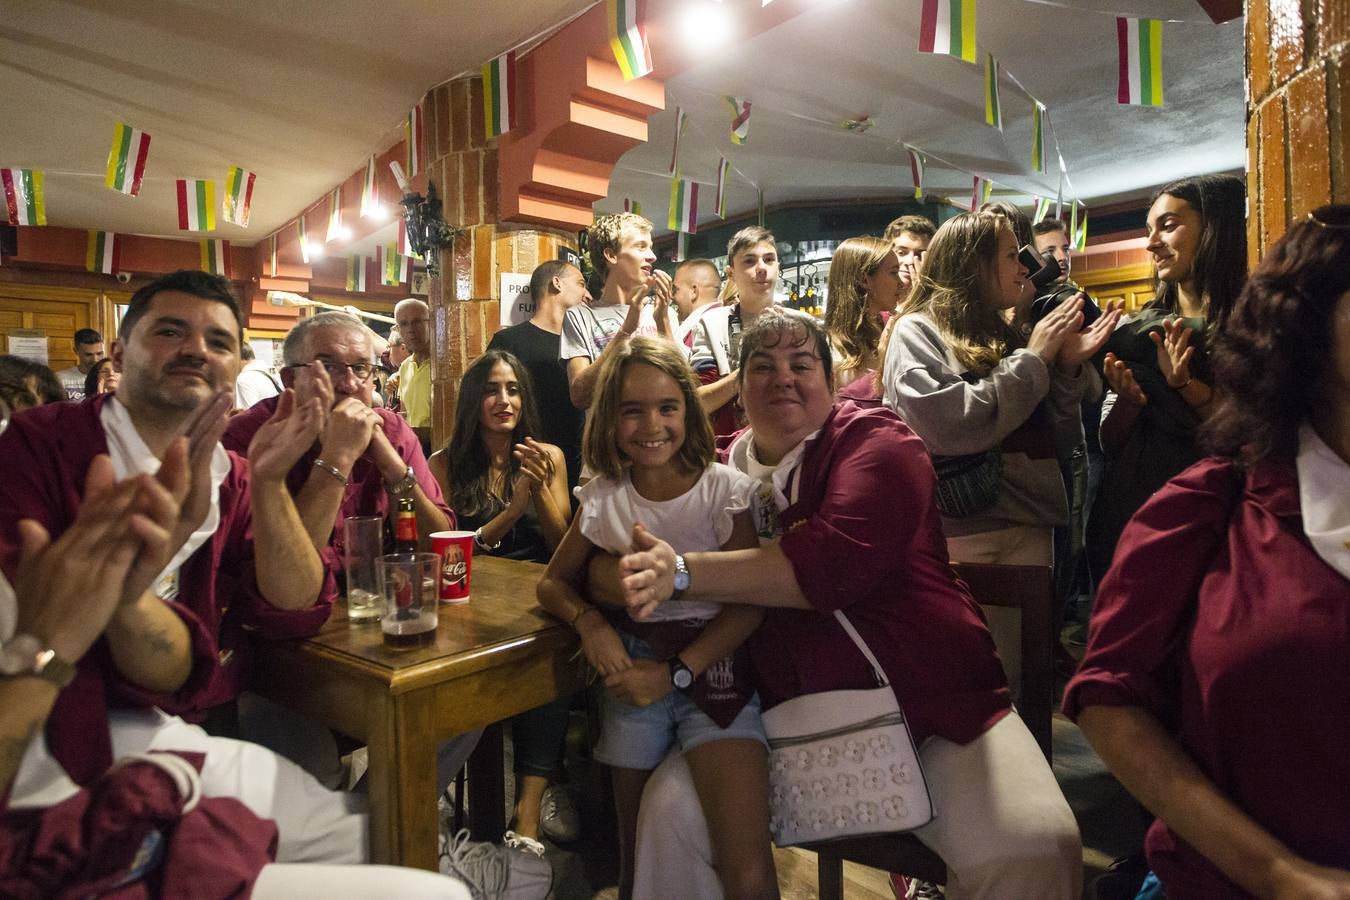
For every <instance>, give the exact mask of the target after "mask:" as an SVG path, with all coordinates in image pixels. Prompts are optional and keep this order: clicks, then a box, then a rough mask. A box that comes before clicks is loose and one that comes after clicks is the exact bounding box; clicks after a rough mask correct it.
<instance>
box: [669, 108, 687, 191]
mask: <svg viewBox="0 0 1350 900" xmlns="http://www.w3.org/2000/svg"><path fill="white" fill-rule="evenodd" d="M688 127H689V113H687V112H685V111H684V107H682V106H677V107H675V144H674V145H673V146H672V147H671V148H670V174H672V175H676V176H678V175H679V174H680V138H682V137H684V132H685V129H686V128H688Z"/></svg>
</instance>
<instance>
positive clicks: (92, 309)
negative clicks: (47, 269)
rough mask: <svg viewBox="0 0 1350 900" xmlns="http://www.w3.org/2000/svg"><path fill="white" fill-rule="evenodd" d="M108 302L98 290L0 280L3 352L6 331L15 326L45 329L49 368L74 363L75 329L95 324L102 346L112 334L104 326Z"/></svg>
mask: <svg viewBox="0 0 1350 900" xmlns="http://www.w3.org/2000/svg"><path fill="white" fill-rule="evenodd" d="M110 307H111V303H110V302H109V301H108V300H107V298H106V296H105V295H103V294H102V293H100V292H98V291H89V290H78V289H72V288H58V287H45V286H41V285H23V284H0V334H3V336H4V338H5V341H4V348H3V350H4V352H8V350H9V335H10V333H11V332H13V331H17V330H19V329H30V328H31V329H37V330H39V331H43V332H46V335H47V354H48V365H49V366H50V367H51V369H52V370H53V371H59V370H61V369H68V368H70V367H71V366H73V365H75V361H76V360H75V347H74V344H73V339H74V337H75V332H76V331H78V330H79V329H81V328H97V329H98V330H99V331H100V332H101V333H102V334H103V337H104V345H105V347H106V346H107V345H109V344H111V343H112V337H113V335H111V334H109V329H108V328H107V326H106V323H107V322H108V321H111V316H110Z"/></svg>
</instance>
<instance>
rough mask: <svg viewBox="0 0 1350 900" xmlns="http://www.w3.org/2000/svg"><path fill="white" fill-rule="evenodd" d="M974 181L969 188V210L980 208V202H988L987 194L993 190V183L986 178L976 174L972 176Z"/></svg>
mask: <svg viewBox="0 0 1350 900" xmlns="http://www.w3.org/2000/svg"><path fill="white" fill-rule="evenodd" d="M973 177H974V181H973V183H972V184H971V189H970V211H971V212H974V211H975V210H977V209H979V208H980V204H981V203H988V202H989V196H990V195H991V194H992V193H993V192H994V183H993V182H992V181H990V180H989V179H988V178H981V177H980V176H978V175H975V176H973Z"/></svg>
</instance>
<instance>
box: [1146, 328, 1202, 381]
mask: <svg viewBox="0 0 1350 900" xmlns="http://www.w3.org/2000/svg"><path fill="white" fill-rule="evenodd" d="M1162 324H1163V332H1164V334H1158V332H1156V331H1150V332H1149V333H1148V336H1149V338H1150V339H1151V340H1152V341H1153V343H1154V344H1157V346H1158V368H1159V369H1161V370H1162V373H1163V377H1164V378H1166V379H1167V386H1168V387H1170V388H1172V389H1173V390H1178V391H1179V390H1181V389H1182V388H1183V387H1185V386H1186V385H1187V383H1189V382H1190V380H1191V357H1192V356H1194V355H1195V348H1194V347H1192V346H1190V343H1191V328H1190V326H1189V325H1187V324H1186V323H1185V322H1183V321H1181V320H1180V319H1163V323H1162Z"/></svg>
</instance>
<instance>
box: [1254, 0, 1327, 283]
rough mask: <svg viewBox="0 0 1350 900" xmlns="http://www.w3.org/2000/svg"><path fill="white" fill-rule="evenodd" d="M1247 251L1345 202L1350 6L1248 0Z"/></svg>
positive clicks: (1318, 0) (1317, 0)
mask: <svg viewBox="0 0 1350 900" xmlns="http://www.w3.org/2000/svg"><path fill="white" fill-rule="evenodd" d="M1246 21H1247V204H1248V206H1247V209H1248V215H1247V252H1248V259H1249V262H1250V264H1251V265H1253V266H1254V265H1256V263H1257V261H1258V260H1259V259H1260V258H1261V255H1262V254H1263V253H1264V252H1265V250H1266V248H1268V247H1269V246H1270V245H1271V244H1272V243H1274V242H1275V241H1276V240H1278V239H1279V238H1280V236H1281V235H1283V234H1284V232H1285V229H1286V228H1287V227H1288V225H1289V224H1290V223H1291V222H1293V221H1294V220H1296V219H1299V218H1301V217H1302V216H1304V215H1306V214H1307V213H1308V211H1309V210H1312V209H1315V208H1316V207H1318V206H1320V205H1322V204H1325V203H1331V202H1336V203H1346V202H1350V109H1347V104H1350V52H1348V51H1350V5H1347V4H1346V2H1345V0H1247V19H1246Z"/></svg>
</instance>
